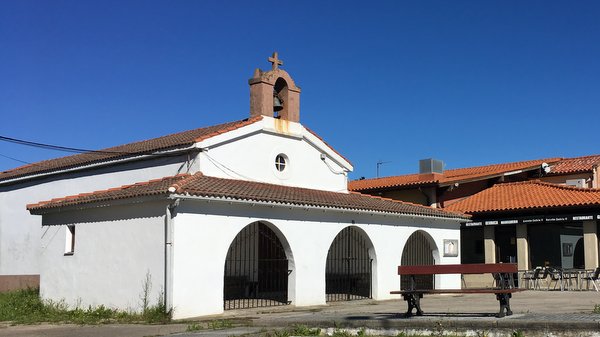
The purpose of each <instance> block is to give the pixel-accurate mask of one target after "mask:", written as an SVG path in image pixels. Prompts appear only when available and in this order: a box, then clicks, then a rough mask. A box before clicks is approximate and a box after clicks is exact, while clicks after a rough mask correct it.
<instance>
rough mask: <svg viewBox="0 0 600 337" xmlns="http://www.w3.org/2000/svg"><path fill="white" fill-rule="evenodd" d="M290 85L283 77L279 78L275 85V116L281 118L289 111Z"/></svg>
mask: <svg viewBox="0 0 600 337" xmlns="http://www.w3.org/2000/svg"><path fill="white" fill-rule="evenodd" d="M287 89H288V85H287V82H286V81H285V80H284V79H283V78H281V77H280V78H278V79H277V81H275V85H274V86H273V117H274V118H280V117H282V116H284V117H285V113H286V111H287V109H286V107H287V101H288V92H287Z"/></svg>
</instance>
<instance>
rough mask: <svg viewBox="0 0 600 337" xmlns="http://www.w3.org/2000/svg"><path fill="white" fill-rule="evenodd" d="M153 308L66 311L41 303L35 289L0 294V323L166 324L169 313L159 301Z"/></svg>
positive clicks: (58, 305)
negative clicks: (130, 310) (139, 309)
mask: <svg viewBox="0 0 600 337" xmlns="http://www.w3.org/2000/svg"><path fill="white" fill-rule="evenodd" d="M158 303H162V304H159V305H154V306H146V308H145V309H144V310H143V311H142V312H141V313H138V312H128V311H122V310H115V309H111V308H107V307H105V306H103V305H100V306H96V307H92V306H89V307H87V308H85V309H84V308H81V307H77V308H75V309H69V306H68V305H67V304H66V303H65V302H64V301H59V302H55V301H51V300H43V299H41V298H40V295H39V290H38V289H25V290H16V291H11V292H6V293H0V321H10V322H12V323H14V324H33V323H41V322H49V323H57V322H63V323H75V324H100V323H167V322H170V321H171V312H170V311H168V310H166V307H165V306H164V301H162V300H161V297H159V301H158Z"/></svg>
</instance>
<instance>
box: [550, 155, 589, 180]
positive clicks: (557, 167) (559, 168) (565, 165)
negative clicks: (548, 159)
mask: <svg viewBox="0 0 600 337" xmlns="http://www.w3.org/2000/svg"><path fill="white" fill-rule="evenodd" d="M599 165H600V155H593V156H585V157H577V158H566V159H563V160H561V161H559V162H558V163H556V164H554V165H551V168H550V169H551V171H550V173H549V175H558V174H570V173H582V172H591V171H592V170H593V169H594V167H598V166H599Z"/></svg>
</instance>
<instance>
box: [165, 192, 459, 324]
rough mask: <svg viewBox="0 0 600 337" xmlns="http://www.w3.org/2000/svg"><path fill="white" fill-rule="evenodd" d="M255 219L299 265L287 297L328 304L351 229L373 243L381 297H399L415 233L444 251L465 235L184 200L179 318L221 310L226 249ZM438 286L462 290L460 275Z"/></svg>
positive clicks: (401, 221) (176, 279)
mask: <svg viewBox="0 0 600 337" xmlns="http://www.w3.org/2000/svg"><path fill="white" fill-rule="evenodd" d="M255 221H263V222H265V223H268V224H270V225H271V227H272V228H273V229H275V231H276V232H278V233H279V235H280V239H281V241H282V242H283V244H284V247H285V246H287V250H288V259H289V260H290V269H292V270H293V271H292V273H291V274H290V276H289V288H288V289H289V291H288V298H289V300H291V301H292V304H293V305H296V306H308V305H321V304H325V266H326V258H327V252H328V250H329V247H330V245H331V243H332V242H333V240H334V238H335V236H336V235H337V234H338V233H339V232H340V231H341V230H342V229H344V228H345V227H347V226H357V227H359V228H361V229H362V230H364V232H365V233H366V234H367V236H368V238H369V239H370V240H371V242H372V244H373V248H374V256H373V258H374V262H373V275H374V276H373V298H374V299H377V300H383V299H390V298H396V297H394V296H392V295H390V294H389V292H390V291H392V290H398V289H399V285H400V279H399V276H398V275H397V266H398V265H399V264H400V261H401V257H402V250H403V248H404V245H405V243H406V240H407V239H408V237H409V236H410V235H411V234H412V233H413V232H414V231H416V230H423V231H425V232H426V233H428V234H429V235H431V237H432V238H433V240H434V241H435V243H436V245H437V247H438V249H440V250H441V249H442V242H443V240H444V239H456V240H458V239H459V237H460V233H459V224H458V223H457V222H455V221H450V220H440V219H433V218H419V217H398V216H381V215H358V214H352V213H341V212H334V211H326V212H324V211H320V210H319V211H317V210H298V209H290V208H286V207H275V208H272V207H269V206H258V205H255V206H249V205H239V204H221V203H215V202H213V203H206V202H204V201H186V202H183V203H182V204H181V205H180V207H179V208H178V214H177V216H176V217H175V218H174V225H173V227H174V239H173V250H174V253H173V254H174V257H173V289H172V290H173V293H172V299H173V305H174V317H175V318H186V317H194V316H202V315H210V314H218V313H221V312H223V286H224V282H223V270H224V264H225V258H226V255H227V250H228V249H229V245H230V244H231V242H232V241H233V240H234V238H235V236H236V235H237V234H238V232H239V231H240V230H242V229H243V228H244V227H245V226H247V225H248V224H250V223H252V222H255ZM353 222H354V223H353ZM440 255H442V254H441V253H440ZM436 263H440V264H451V263H460V256H458V257H452V258H447V257H443V256H441V257H440V258H439V261H436ZM436 286H437V287H443V288H460V276H459V275H444V277H439V278H438V279H436Z"/></svg>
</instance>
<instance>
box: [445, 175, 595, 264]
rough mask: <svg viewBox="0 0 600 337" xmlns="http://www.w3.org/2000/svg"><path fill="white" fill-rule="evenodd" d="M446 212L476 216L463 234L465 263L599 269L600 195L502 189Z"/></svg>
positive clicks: (549, 188) (532, 186)
mask: <svg viewBox="0 0 600 337" xmlns="http://www.w3.org/2000/svg"><path fill="white" fill-rule="evenodd" d="M446 209H448V210H454V211H462V212H465V213H468V214H471V215H472V216H473V218H472V220H473V221H472V222H468V223H465V224H463V229H462V231H461V232H462V233H461V237H462V244H463V247H462V252H463V257H462V260H463V263H475V262H486V263H495V262H516V263H517V264H518V267H519V270H522V271H524V270H529V269H531V268H534V267H543V266H552V267H558V268H564V269H595V268H597V267H598V266H599V265H598V221H599V220H600V189H593V188H580V187H573V186H565V185H559V184H552V183H547V182H542V181H523V182H516V183H504V184H497V185H494V186H492V187H491V188H488V189H486V190H484V191H482V192H479V193H477V194H475V195H473V196H470V197H468V198H465V199H463V200H461V201H458V202H456V203H454V204H452V205H450V206H448V207H447V208H446Z"/></svg>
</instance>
